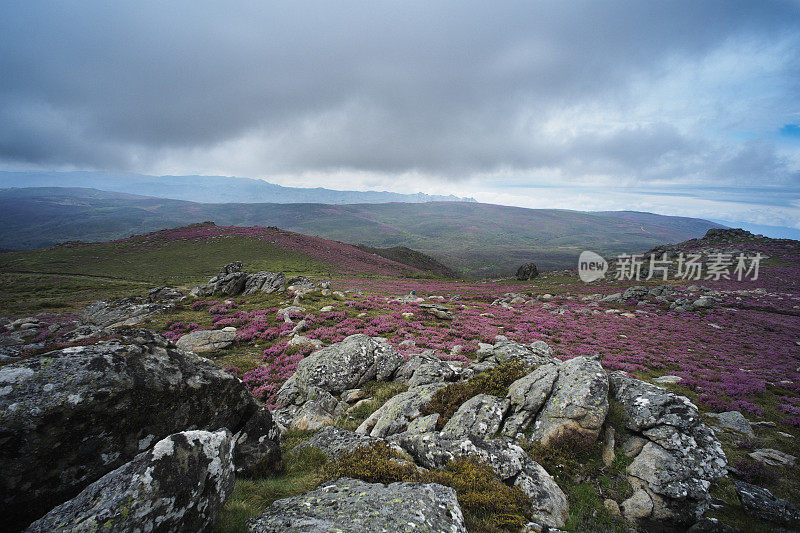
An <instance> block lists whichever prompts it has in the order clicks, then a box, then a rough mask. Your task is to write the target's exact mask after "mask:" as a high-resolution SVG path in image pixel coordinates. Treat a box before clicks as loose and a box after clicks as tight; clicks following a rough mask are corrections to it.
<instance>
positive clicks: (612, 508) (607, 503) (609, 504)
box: [603, 498, 622, 516]
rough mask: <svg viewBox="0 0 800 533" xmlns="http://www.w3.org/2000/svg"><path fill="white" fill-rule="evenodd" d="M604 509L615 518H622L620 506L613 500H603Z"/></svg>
mask: <svg viewBox="0 0 800 533" xmlns="http://www.w3.org/2000/svg"><path fill="white" fill-rule="evenodd" d="M603 507H605V508H606V510H607V511H608V512H609V513H611V514H612V515H613V516H622V511H621V510H620V508H619V504H618V503H617V502H615V501H614V500H612V499H611V498H606V499H605V500H603Z"/></svg>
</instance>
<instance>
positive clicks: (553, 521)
mask: <svg viewBox="0 0 800 533" xmlns="http://www.w3.org/2000/svg"><path fill="white" fill-rule="evenodd" d="M392 440H393V441H394V442H397V444H399V445H400V446H401V447H402V448H403V449H404V450H405V451H407V452H408V453H409V455H411V457H413V458H414V462H416V463H417V464H418V465H421V466H423V467H425V468H442V467H444V466H445V465H446V464H447V463H448V462H449V461H452V460H454V459H455V458H456V457H458V456H467V457H474V458H475V459H477V460H478V461H480V462H481V463H484V464H486V465H487V466H489V467H490V468H491V469H492V470H493V471H494V472H495V473H496V474H497V475H498V477H499V478H500V479H502V480H503V481H504V482H505V483H506V484H508V485H513V486H517V487H519V488H520V489H521V490H522V492H524V493H525V495H527V496H528V497H529V498H530V499H531V510H532V514H533V519H534V521H536V522H538V523H540V524H544V525H546V526H550V527H562V526H563V525H564V524H565V523H566V520H567V517H568V516H569V505H568V503H567V498H566V496H565V495H564V492H563V491H562V490H561V489H560V488H559V486H558V485H557V484H556V482H555V481H554V480H553V478H552V477H551V476H550V475H549V474H548V473H547V472H546V471H545V469H544V468H542V467H541V465H539V464H538V463H537V462H536V461H534V460H533V459H531V458H530V457H529V456H528V454H526V453H525V451H524V450H523V449H522V448H520V447H519V446H517V445H515V444H511V443H509V442H507V441H505V440H503V439H489V440H482V439H477V438H463V439H452V438H447V437H446V436H445V435H443V434H440V433H436V432H431V433H424V434H418V435H399V436H398V437H396V438H395V439H392Z"/></svg>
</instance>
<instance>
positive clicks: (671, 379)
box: [653, 375, 683, 385]
mask: <svg viewBox="0 0 800 533" xmlns="http://www.w3.org/2000/svg"><path fill="white" fill-rule="evenodd" d="M653 381H655V382H656V383H658V384H660V385H675V384H676V383H680V382H681V381H683V378H682V377H680V376H672V375H666V376H660V377H657V378H655V379H654V380H653Z"/></svg>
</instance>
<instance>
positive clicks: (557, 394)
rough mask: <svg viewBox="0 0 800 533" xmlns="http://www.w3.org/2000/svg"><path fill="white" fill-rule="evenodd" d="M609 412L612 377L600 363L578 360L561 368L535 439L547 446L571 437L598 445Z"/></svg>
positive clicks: (593, 359) (534, 435)
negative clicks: (577, 437) (596, 441)
mask: <svg viewBox="0 0 800 533" xmlns="http://www.w3.org/2000/svg"><path fill="white" fill-rule="evenodd" d="M607 412H608V377H607V376H606V373H605V370H603V367H602V366H601V365H600V361H599V360H598V359H596V358H592V357H575V358H573V359H570V360H569V361H566V362H565V363H563V364H562V365H560V366H559V367H558V377H557V378H556V380H555V382H554V383H553V390H552V392H551V394H550V396H549V398H548V399H547V401H546V402H545V404H544V407H542V410H541V412H540V413H539V415H538V416H537V417H536V422H535V424H534V430H533V435H532V436H533V438H534V439H536V440H538V441H539V442H541V443H542V444H543V445H545V446H547V445H548V444H550V443H551V442H553V441H555V440H558V439H560V438H565V437H568V436H570V435H574V436H579V437H581V438H582V439H585V440H586V442H594V441H595V440H597V437H598V436H599V434H600V428H601V427H602V425H603V422H604V421H605V418H606V413H607Z"/></svg>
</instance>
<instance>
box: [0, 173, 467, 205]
mask: <svg viewBox="0 0 800 533" xmlns="http://www.w3.org/2000/svg"><path fill="white" fill-rule="evenodd" d="M5 187H84V188H91V189H99V190H102V191H112V192H123V193H129V194H140V195H144V196H154V197H156V198H171V199H174V200H188V201H191V202H206V203H218V202H238V203H275V204H284V203H319V204H361V203H370V204H379V203H384V202H408V203H416V202H434V201H437V202H452V201H472V202H474V201H475V200H473V199H472V198H458V197H456V196H452V195H450V196H437V195H428V194H424V193H417V194H399V193H394V192H386V191H336V190H332V189H323V188H321V187H316V188H304V187H283V186H281V185H275V184H274V183H269V182H266V181H264V180H260V179H250V178H235V177H227V176H148V175H143V174H111V173H106V172H53V171H50V172H3V171H0V188H5Z"/></svg>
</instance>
